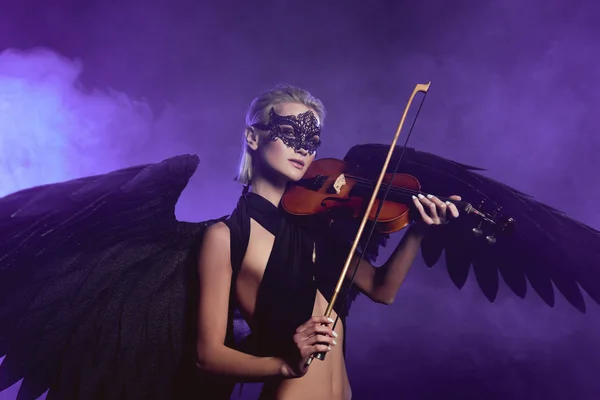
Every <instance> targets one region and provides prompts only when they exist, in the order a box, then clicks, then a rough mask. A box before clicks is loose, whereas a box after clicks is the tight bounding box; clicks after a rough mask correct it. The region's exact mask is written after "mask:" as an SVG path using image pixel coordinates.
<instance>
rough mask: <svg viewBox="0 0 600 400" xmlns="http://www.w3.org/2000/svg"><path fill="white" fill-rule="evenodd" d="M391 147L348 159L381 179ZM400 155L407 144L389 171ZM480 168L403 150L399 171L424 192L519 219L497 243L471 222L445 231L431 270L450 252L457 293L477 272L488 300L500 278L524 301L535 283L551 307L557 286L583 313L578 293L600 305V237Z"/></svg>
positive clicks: (434, 245) (430, 242)
mask: <svg viewBox="0 0 600 400" xmlns="http://www.w3.org/2000/svg"><path fill="white" fill-rule="evenodd" d="M388 150H389V146H387V145H381V144H365V145H358V146H354V147H353V148H351V149H350V150H349V152H348V153H347V154H346V156H345V158H344V161H346V162H348V163H349V165H350V166H351V167H352V168H356V169H357V171H360V172H361V173H363V174H365V175H366V176H376V174H377V173H378V172H379V171H380V170H381V168H382V167H383V162H384V160H385V157H386V156H387V154H388ZM401 152H402V147H398V148H397V149H395V150H394V153H393V156H392V160H391V162H390V164H389V165H390V169H389V172H392V171H393V169H394V168H395V166H396V164H397V162H398V158H399V156H400V154H401ZM476 171H481V169H480V168H475V167H472V166H468V165H465V164H460V163H457V162H454V161H451V160H448V159H445V158H442V157H439V156H436V155H434V154H430V153H426V152H421V151H417V150H415V149H413V148H408V147H407V148H406V149H405V151H404V154H403V156H402V161H401V164H400V167H399V170H398V172H399V173H406V174H410V175H413V176H415V177H416V178H417V179H418V180H419V182H420V183H421V187H422V191H423V192H426V193H431V194H435V195H439V196H444V197H447V196H450V195H452V194H458V195H460V196H462V199H463V201H466V202H470V203H472V204H473V205H475V206H477V205H479V203H480V202H481V201H482V200H483V201H485V203H484V207H485V206H487V207H489V209H488V210H489V211H492V210H494V209H496V208H497V207H501V212H502V213H503V214H504V215H507V216H510V217H512V218H514V220H515V231H514V233H513V234H512V235H510V236H505V237H502V236H499V237H498V238H497V242H496V244H494V245H489V244H488V243H487V242H486V241H485V240H484V238H483V237H476V236H474V235H473V234H472V229H473V228H474V227H476V226H477V223H476V222H475V221H474V220H473V219H472V218H468V217H463V218H459V219H458V220H456V221H453V222H452V223H451V224H449V225H447V226H444V227H441V228H440V230H439V232H437V233H436V234H434V235H432V237H430V238H428V239H427V240H425V241H424V242H423V246H422V254H423V257H424V259H425V262H426V263H427V265H429V266H432V265H434V264H435V263H436V262H438V261H439V260H440V259H441V256H442V254H443V253H445V262H446V266H447V268H448V272H449V274H450V278H451V279H452V281H453V282H454V284H455V285H456V286H457V287H459V288H460V287H462V285H464V283H465V281H466V279H467V277H468V274H469V271H470V270H471V268H472V269H473V271H474V273H475V277H476V280H477V282H478V284H479V287H480V288H481V290H482V292H483V293H484V294H485V296H486V297H487V298H488V299H489V300H490V301H493V300H494V299H495V298H496V296H497V293H498V287H499V279H500V278H502V279H503V280H504V281H505V282H506V284H507V285H508V286H509V287H510V289H511V290H512V291H513V292H514V293H515V294H516V295H518V296H519V297H525V295H526V289H527V284H526V283H527V282H529V283H530V285H531V286H532V288H533V290H534V291H535V292H537V294H538V295H539V296H540V297H541V298H542V299H543V300H544V302H545V303H546V304H548V305H549V306H553V305H554V301H555V298H554V288H556V289H557V290H558V291H559V292H560V293H561V294H562V295H563V296H564V297H565V298H566V299H567V300H568V301H569V302H570V303H571V304H572V305H573V306H574V307H575V308H577V309H578V310H580V311H581V312H585V302H584V298H583V295H582V292H581V289H580V288H582V289H583V290H585V291H586V292H587V294H589V296H590V297H591V298H592V299H593V300H594V301H595V302H597V303H599V304H600V280H598V279H597V276H598V272H599V271H600V232H599V231H597V230H595V229H593V228H591V227H589V226H587V225H585V224H583V223H581V222H579V221H576V220H574V219H572V218H569V217H568V216H567V215H565V214H564V213H562V212H561V211H559V210H556V209H554V208H552V207H549V206H547V205H545V204H542V203H540V202H537V201H535V200H534V199H532V198H531V197H530V196H528V195H526V194H524V193H522V192H520V191H518V190H516V189H513V188H511V187H509V186H507V185H505V184H503V183H501V182H497V181H495V180H493V179H490V178H487V177H485V176H483V175H481V174H479V173H477V172H476Z"/></svg>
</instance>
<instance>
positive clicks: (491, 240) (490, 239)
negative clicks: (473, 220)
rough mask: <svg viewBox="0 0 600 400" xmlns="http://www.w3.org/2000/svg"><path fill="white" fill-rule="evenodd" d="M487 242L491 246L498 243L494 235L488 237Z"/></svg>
mask: <svg viewBox="0 0 600 400" xmlns="http://www.w3.org/2000/svg"><path fill="white" fill-rule="evenodd" d="M485 240H487V242H488V243H489V244H495V243H496V237H495V236H494V235H490V236H486V237H485Z"/></svg>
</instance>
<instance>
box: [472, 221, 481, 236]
mask: <svg viewBox="0 0 600 400" xmlns="http://www.w3.org/2000/svg"><path fill="white" fill-rule="evenodd" d="M481 225H483V221H479V225H477V228H473V229H472V231H473V234H474V235H475V236H481V234H482V233H483V230H482V229H481Z"/></svg>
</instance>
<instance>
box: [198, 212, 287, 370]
mask: <svg viewBox="0 0 600 400" xmlns="http://www.w3.org/2000/svg"><path fill="white" fill-rule="evenodd" d="M198 276H199V280H200V282H199V284H200V287H199V292H200V293H199V299H198V301H199V304H198V338H197V342H196V352H197V366H198V368H199V369H200V370H202V371H205V372H209V373H211V374H217V375H222V376H228V377H233V378H236V379H238V380H240V381H264V380H267V379H269V378H276V377H279V378H285V377H286V376H285V375H287V373H286V368H285V362H284V361H283V360H282V359H280V358H276V357H255V356H251V355H249V354H246V353H243V352H240V351H237V350H234V349H232V348H229V347H227V346H225V344H224V343H225V335H226V331H227V319H228V311H229V292H230V285H231V277H232V269H231V261H230V239H229V228H228V227H227V225H225V224H224V223H222V222H220V223H217V224H214V225H211V226H210V227H209V228H208V229H207V231H206V233H205V235H204V238H203V243H202V246H201V248H200V252H199V255H198Z"/></svg>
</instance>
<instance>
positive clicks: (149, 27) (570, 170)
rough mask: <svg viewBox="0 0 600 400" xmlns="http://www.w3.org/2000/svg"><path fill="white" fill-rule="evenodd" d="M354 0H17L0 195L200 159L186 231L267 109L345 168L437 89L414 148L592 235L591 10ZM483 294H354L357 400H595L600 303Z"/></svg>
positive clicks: (12, 12) (597, 50)
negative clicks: (302, 115) (303, 91)
mask: <svg viewBox="0 0 600 400" xmlns="http://www.w3.org/2000/svg"><path fill="white" fill-rule="evenodd" d="M335 3H337V4H335ZM351 3H352V2H350V1H343V2H342V1H339V2H327V3H325V2H316V1H314V2H309V1H302V2H301V1H284V0H279V1H275V0H273V1H270V2H266V1H252V2H241V1H240V2H233V1H228V0H224V1H219V2H210V3H209V2H204V4H202V3H200V2H198V1H192V0H187V1H159V0H132V1H114V0H113V1H108V0H97V1H75V0H61V1H53V2H44V1H37V2H36V1H30V0H25V1H23V0H21V1H17V0H15V1H12V2H9V1H7V0H3V1H2V2H1V4H2V6H1V8H0V10H1V12H0V50H1V51H2V52H1V53H0V196H2V195H5V194H7V193H10V192H13V191H15V190H18V189H22V188H26V187H29V186H33V185H37V184H42V183H50V182H56V181H62V180H66V179H70V178H74V177H78V176H83V175H89V174H94V173H102V172H107V171H110V170H113V169H116V168H120V167H124V166H128V165H132V164H138V163H143V162H153V161H159V160H161V159H163V158H166V157H170V156H172V155H175V154H180V153H196V154H198V155H199V156H200V158H201V165H200V168H199V171H198V172H197V174H196V175H195V176H194V177H193V179H192V181H191V184H190V186H189V187H188V189H186V191H185V193H184V196H183V197H182V199H181V201H180V204H179V207H178V210H177V211H178V216H179V217H180V218H181V219H185V220H192V221H200V220H204V219H208V218H212V217H216V216H221V215H224V214H227V213H228V212H229V211H230V210H231V209H232V207H233V206H234V204H235V201H236V199H237V196H238V195H239V192H240V189H241V188H240V187H239V186H238V185H237V184H236V183H234V182H233V181H232V178H233V176H234V174H235V167H236V163H237V160H238V154H239V146H240V140H241V132H242V130H243V128H244V113H245V111H246V107H247V105H248V103H249V102H250V100H251V99H252V97H253V96H254V95H255V94H256V93H258V92H259V91H262V90H264V89H266V88H269V87H271V86H273V85H275V84H277V83H280V82H287V83H291V84H295V85H299V86H303V87H305V88H307V89H309V90H311V91H312V92H313V93H314V94H315V95H317V96H318V97H320V98H321V99H322V100H323V101H324V102H325V104H326V106H327V108H328V111H329V117H328V120H327V121H326V127H325V132H324V145H323V147H322V148H321V151H320V154H319V156H321V157H327V156H332V157H339V158H341V157H343V156H344V154H345V153H346V151H347V150H348V149H349V148H350V147H351V146H352V145H354V144H359V143H368V142H380V143H388V142H389V141H390V140H391V138H392V136H393V133H394V132H395V129H396V127H397V124H398V122H399V120H400V117H401V113H402V111H403V109H404V107H405V105H406V101H407V99H408V96H409V94H410V92H411V91H412V89H413V88H414V85H415V84H417V83H425V82H427V81H432V87H431V89H430V92H429V94H428V96H427V99H426V101H425V104H424V107H423V110H422V112H421V114H420V117H419V120H418V123H417V126H416V129H415V132H414V133H413V137H412V139H411V142H410V145H411V146H414V147H417V148H418V149H421V150H425V151H429V152H433V153H435V154H438V155H441V156H444V157H447V158H450V159H453V160H457V161H460V162H464V163H467V164H472V165H477V166H480V167H484V168H487V170H488V171H487V172H486V174H487V175H488V176H491V177H493V178H496V179H499V180H501V181H503V182H505V183H507V184H509V185H511V186H513V187H516V188H518V189H521V190H523V191H525V192H527V193H530V194H532V195H533V196H535V197H536V198H537V199H539V200H540V201H543V202H545V203H548V204H550V205H552V206H555V207H558V208H560V209H562V210H563V211H565V212H567V213H568V214H569V215H571V216H572V217H574V218H576V219H579V220H581V221H583V222H585V223H587V224H589V225H591V226H593V227H595V228H600V213H599V212H598V206H597V203H598V198H599V197H600V196H599V195H600V185H598V183H597V182H598V179H597V178H596V171H598V170H599V169H600V159H597V158H595V156H596V154H597V151H598V148H599V147H600V135H598V134H597V129H598V128H597V126H598V122H597V116H598V109H600V90H599V88H598V81H599V78H600V68H598V61H600V37H599V36H600V35H599V28H598V22H597V21H600V15H599V14H600V6H598V5H597V4H596V2H594V1H592V0H590V1H574V0H563V1H556V0H543V1H542V0H529V1H527V2H525V1H522V0H504V1H501V2H500V1H498V2H490V1H481V0H479V1H465V0H461V1H442V0H440V1H435V2H434V1H422V2H415V1H412V2H407V1H387V2H384V1H380V2H376V1H375V2H356V4H354V5H352V4H351ZM417 100H419V99H417ZM415 109H416V107H415V108H413V110H415ZM406 132H407V131H404V134H406ZM404 137H405V136H402V137H401V141H403V139H404ZM215 193H217V194H218V196H219V197H217V195H215ZM398 239H399V235H395V237H394V241H393V243H391V244H390V246H389V247H393V244H395V243H396V241H397V240H398ZM387 254H388V253H387V252H386V253H384V255H387ZM382 260H383V259H380V261H382ZM471 278H472V277H471ZM471 278H470V279H469V281H468V283H467V284H466V285H465V287H464V288H463V289H462V290H460V291H459V290H457V289H456V288H455V287H454V286H453V285H452V283H451V281H450V279H449V278H448V276H447V273H446V271H445V269H444V268H443V266H439V267H437V268H433V269H431V270H430V269H427V268H425V267H424V266H423V264H422V263H421V261H420V260H419V262H418V263H417V264H416V265H415V266H414V268H413V269H412V271H411V273H410V275H409V277H408V279H407V281H406V283H405V285H404V286H403V287H402V289H401V291H400V293H399V294H398V297H397V299H396V302H395V303H394V304H393V305H392V306H390V307H384V306H380V305H376V304H373V303H370V302H369V301H368V300H367V299H365V298H362V297H361V298H359V300H358V301H357V302H356V303H355V305H354V309H353V315H352V316H351V318H350V319H349V321H348V324H349V337H348V341H349V342H348V368H349V373H350V378H351V383H352V386H353V392H354V395H355V398H357V399H363V398H406V399H409V398H410V399H412V398H419V399H424V398H432V399H442V398H444V399H447V398H461V399H464V398H475V399H483V398H485V399H509V398H510V399H537V398H540V399H541V398H546V399H547V398H552V399H566V398H573V399H575V398H576V399H597V398H600V383H599V382H598V377H599V376H600V350H599V349H598V333H597V332H598V328H600V307H599V306H598V305H597V304H593V303H590V301H591V300H590V299H589V297H587V296H586V301H587V302H588V304H589V308H588V313H587V314H586V315H582V314H579V313H578V312H577V311H576V310H575V309H574V308H573V307H571V306H570V305H568V304H567V303H566V302H565V301H564V299H563V298H562V297H561V296H560V295H559V296H557V302H556V303H557V304H556V306H555V308H554V309H551V308H549V307H547V306H546V305H544V304H543V303H542V302H541V300H539V299H538V298H537V296H536V295H535V294H530V295H529V296H528V297H527V298H526V299H525V300H521V299H519V298H517V297H516V296H514V295H512V294H511V293H510V292H509V290H508V288H507V287H506V285H503V284H501V288H500V293H499V296H498V299H497V301H496V302H495V303H494V304H489V303H488V302H487V301H486V300H485V298H484V296H483V294H481V293H480V291H479V289H478V288H477V285H476V283H475V282H474V279H471ZM530 292H531V291H530ZM248 388H250V389H249V390H248V389H246V390H247V392H246V393H245V396H244V397H245V398H252V396H253V395H254V394H255V393H256V386H254V387H252V386H248ZM16 390H17V386H15V387H12V388H10V389H9V390H7V391H6V392H4V393H2V394H0V399H2V400H4V399H13V398H14V397H15V394H16Z"/></svg>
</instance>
